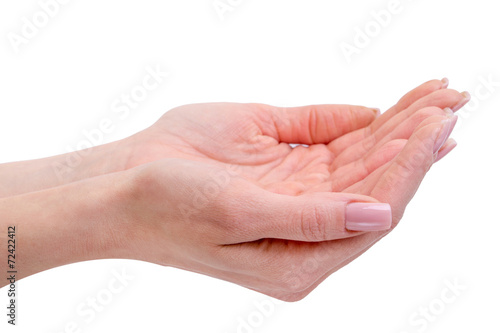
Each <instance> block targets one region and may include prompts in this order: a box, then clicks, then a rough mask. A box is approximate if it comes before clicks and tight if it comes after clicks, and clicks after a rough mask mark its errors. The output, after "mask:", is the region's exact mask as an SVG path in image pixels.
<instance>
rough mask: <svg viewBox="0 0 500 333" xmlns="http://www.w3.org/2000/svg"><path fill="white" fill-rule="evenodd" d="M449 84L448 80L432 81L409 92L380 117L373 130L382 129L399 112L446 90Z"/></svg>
mask: <svg viewBox="0 0 500 333" xmlns="http://www.w3.org/2000/svg"><path fill="white" fill-rule="evenodd" d="M448 84H449V81H448V79H446V78H444V79H442V80H431V81H427V82H425V83H424V84H422V85H420V86H418V87H417V88H415V89H413V90H412V91H410V92H408V93H407V94H406V95H404V96H403V97H401V99H400V100H399V101H398V102H397V103H396V104H395V105H394V106H392V107H391V108H390V109H389V110H387V111H386V112H384V113H383V114H382V115H381V116H380V117H379V119H378V120H377V122H376V123H375V124H373V130H376V129H377V128H379V127H381V126H382V125H383V124H384V123H385V122H386V121H388V120H390V119H391V118H392V117H394V116H395V115H396V114H398V113H399V112H401V111H404V110H405V109H407V108H408V107H409V106H411V105H412V104H414V103H415V102H417V101H419V100H420V99H422V98H424V97H427V96H429V95H431V94H432V93H434V92H436V91H439V90H442V89H446V88H447V87H448Z"/></svg>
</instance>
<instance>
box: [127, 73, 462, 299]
mask: <svg viewBox="0 0 500 333" xmlns="http://www.w3.org/2000/svg"><path fill="white" fill-rule="evenodd" d="M446 86H447V83H446V82H443V81H439V80H433V81H429V82H427V83H425V84H423V85H421V86H420V87H418V88H416V89H415V90H413V91H411V92H409V93H408V94H407V95H405V96H404V97H403V98H402V99H401V100H400V101H399V102H398V103H397V104H396V105H395V106H394V107H392V108H391V109H389V110H387V111H386V112H384V113H383V114H382V115H381V116H378V115H377V112H376V110H373V109H369V108H365V107H359V106H347V105H319V106H306V107H296V108H279V107H273V106H269V105H262V104H233V103H213V104H196V105H188V106H183V107H180V108H176V109H174V110H172V111H170V112H168V113H166V114H165V115H164V116H163V117H162V118H161V119H160V120H159V121H158V122H157V123H156V124H154V125H153V126H152V127H150V128H149V129H147V130H145V131H143V132H140V133H138V134H137V135H135V136H134V137H132V140H133V141H132V142H133V147H134V148H133V151H132V154H131V155H130V158H129V165H128V168H130V170H129V171H126V173H128V174H129V175H130V174H132V175H133V176H132V178H133V179H134V186H132V188H133V195H132V198H133V200H130V202H129V203H128V204H127V207H128V208H127V209H128V210H129V216H131V219H132V221H133V223H131V225H132V226H133V230H134V232H131V233H130V234H131V235H133V237H132V236H130V237H129V238H128V239H127V244H128V245H127V246H128V247H129V248H133V249H134V251H133V252H132V253H133V255H132V256H133V257H134V258H135V259H140V260H146V261H150V262H155V263H159V264H163V265H168V266H175V267H179V268H182V269H187V270H191V271H195V272H200V273H203V274H206V275H210V276H214V277H217V278H220V279H224V280H227V281H231V282H234V283H237V284H239V285H242V286H245V287H247V288H250V289H253V290H257V291H259V292H262V293H265V294H268V295H270V296H273V297H276V298H280V299H283V300H289V301H293V300H298V299H301V298H303V297H304V296H306V295H307V294H308V293H309V292H311V291H312V290H313V289H314V288H315V287H316V286H317V285H318V284H319V283H320V282H321V281H323V280H324V279H325V278H326V277H327V276H328V275H330V274H332V273H333V272H334V271H336V270H338V269H339V268H341V267H342V266H344V265H346V264H347V263H349V262H350V261H352V260H353V259H354V258H356V257H357V256H359V255H360V254H362V253H363V252H364V251H366V250H367V249H368V248H369V247H370V246H371V245H373V244H374V243H376V242H377V241H378V240H379V239H381V238H382V237H383V236H384V235H386V234H387V233H388V232H389V231H390V230H391V229H392V228H394V226H396V224H397V223H398V222H399V220H400V219H401V217H402V215H403V212H404V209H405V207H406V205H407V204H408V202H409V201H410V200H411V198H412V197H413V195H414V193H415V191H416V190H417V188H418V186H419V184H420V182H421V181H422V179H423V177H424V176H425V174H426V172H427V171H428V170H429V168H430V167H431V165H432V164H433V163H434V162H436V161H437V160H438V159H440V158H442V157H443V156H444V155H446V154H447V153H448V152H449V151H450V150H451V149H452V148H453V147H454V146H455V142H454V141H453V140H451V139H450V140H448V137H449V134H450V133H451V131H452V129H453V126H454V123H455V121H456V116H454V115H453V111H456V110H458V109H459V108H460V107H461V106H463V105H464V104H465V103H466V102H467V100H468V96H467V94H459V93H458V92H457V91H454V90H450V89H446ZM290 144H300V145H299V146H298V147H296V148H292V147H291V146H290ZM304 145H307V147H306V146H304ZM355 203H363V204H364V205H361V208H368V209H370V208H371V209H372V212H373V210H377V209H379V208H382V209H386V208H387V206H388V205H390V207H391V208H392V214H391V216H390V219H389V224H387V219H385V220H384V219H383V218H382V219H383V220H384V221H368V222H373V228H371V229H370V225H369V224H370V223H368V226H367V225H366V223H365V224H364V226H360V225H359V224H355V223H354V224H351V225H352V226H353V227H349V222H350V220H352V219H353V213H352V211H355V214H354V215H355V217H359V215H360V212H359V211H357V210H356V208H355V207H356V204H355ZM383 203H385V204H383ZM353 204H354V205H353ZM387 204H388V205H387ZM349 207H351V208H352V209H351V213H349ZM357 208H358V210H359V208H360V206H359V204H358V206H357ZM382 213H383V214H382V215H384V212H382ZM375 215H376V213H375ZM391 220H392V223H391ZM365 222H366V221H365ZM369 230H375V231H371V232H367V231H369ZM377 230H381V231H377Z"/></svg>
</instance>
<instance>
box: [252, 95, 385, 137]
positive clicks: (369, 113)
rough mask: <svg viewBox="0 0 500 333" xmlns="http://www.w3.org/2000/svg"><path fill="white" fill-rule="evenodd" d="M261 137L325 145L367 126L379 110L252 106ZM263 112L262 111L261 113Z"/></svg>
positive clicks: (360, 107)
mask: <svg viewBox="0 0 500 333" xmlns="http://www.w3.org/2000/svg"><path fill="white" fill-rule="evenodd" d="M255 106H256V107H257V114H258V115H259V120H258V123H259V126H260V128H261V130H262V134H263V135H267V136H270V137H272V138H274V139H276V140H277V141H278V142H286V143H299V144H307V145H311V144H319V143H323V144H327V143H329V142H331V141H332V140H335V139H336V138H338V137H340V136H342V135H344V134H346V133H349V132H351V131H355V130H357V129H360V128H363V127H366V126H368V125H369V124H370V123H371V122H372V121H373V120H375V118H376V117H377V116H378V114H379V110H378V109H371V108H366V107H363V106H354V105H309V106H301V107H289V108H281V107H274V106H269V105H262V104H255ZM263 111H264V112H263Z"/></svg>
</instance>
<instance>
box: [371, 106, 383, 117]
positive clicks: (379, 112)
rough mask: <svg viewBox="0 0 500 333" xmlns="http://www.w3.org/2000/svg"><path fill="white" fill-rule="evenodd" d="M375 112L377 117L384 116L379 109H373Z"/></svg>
mask: <svg viewBox="0 0 500 333" xmlns="http://www.w3.org/2000/svg"><path fill="white" fill-rule="evenodd" d="M371 109H372V110H373V112H375V116H376V117H378V116H380V115H381V114H382V112H381V111H380V109H379V108H371Z"/></svg>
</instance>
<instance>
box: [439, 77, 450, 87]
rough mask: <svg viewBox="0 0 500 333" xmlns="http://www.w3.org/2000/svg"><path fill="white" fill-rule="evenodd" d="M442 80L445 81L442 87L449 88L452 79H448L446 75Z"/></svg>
mask: <svg viewBox="0 0 500 333" xmlns="http://www.w3.org/2000/svg"><path fill="white" fill-rule="evenodd" d="M441 82H443V86H442V87H441V89H446V88H448V85H449V84H450V80H448V78H446V77H445V78H443V79H442V80H441Z"/></svg>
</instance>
